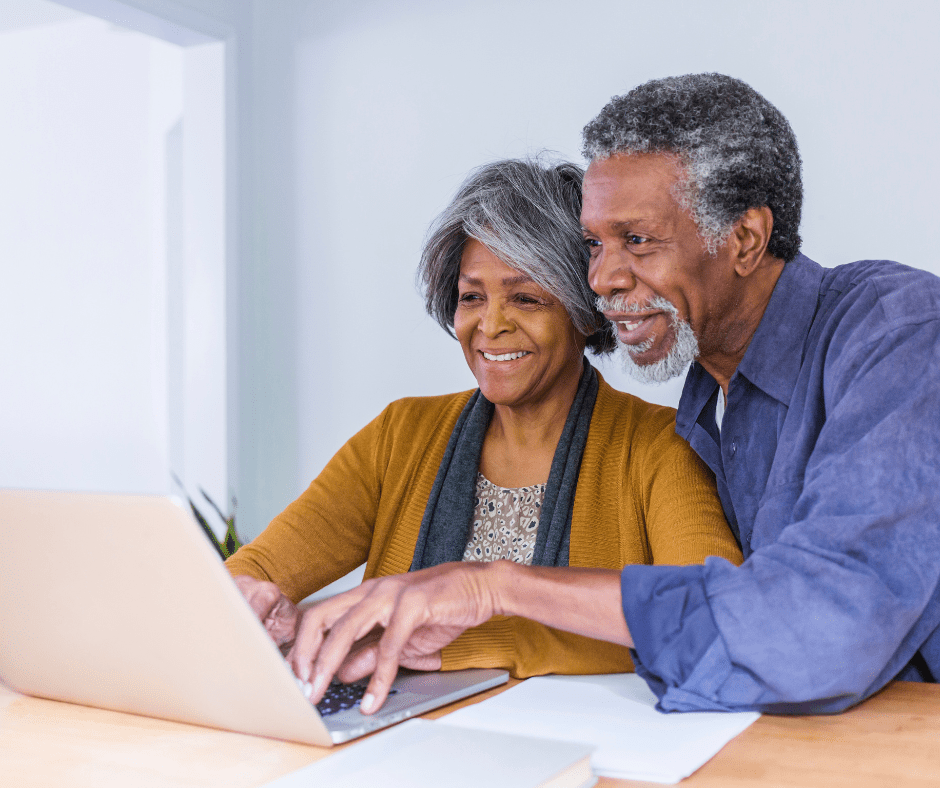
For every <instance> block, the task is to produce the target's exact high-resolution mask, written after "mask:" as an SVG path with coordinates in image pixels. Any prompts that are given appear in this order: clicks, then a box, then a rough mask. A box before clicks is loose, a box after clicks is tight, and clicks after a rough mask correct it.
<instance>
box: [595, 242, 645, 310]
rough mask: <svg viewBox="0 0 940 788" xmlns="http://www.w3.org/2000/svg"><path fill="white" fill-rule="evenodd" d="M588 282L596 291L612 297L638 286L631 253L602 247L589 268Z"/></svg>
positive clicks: (601, 294)
mask: <svg viewBox="0 0 940 788" xmlns="http://www.w3.org/2000/svg"><path fill="white" fill-rule="evenodd" d="M588 284H589V285H590V287H591V290H593V291H594V292H595V293H597V294H598V295H600V296H606V297H607V298H611V297H613V296H615V295H618V294H620V293H626V292H630V291H631V290H633V289H634V288H635V287H636V277H635V276H634V273H633V267H632V265H631V261H630V259H629V255H626V254H618V253H616V252H608V251H607V250H606V249H601V250H600V252H598V253H597V254H596V255H595V256H594V257H593V259H592V260H591V264H590V267H589V268H588Z"/></svg>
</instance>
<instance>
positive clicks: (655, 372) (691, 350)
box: [597, 296, 698, 383]
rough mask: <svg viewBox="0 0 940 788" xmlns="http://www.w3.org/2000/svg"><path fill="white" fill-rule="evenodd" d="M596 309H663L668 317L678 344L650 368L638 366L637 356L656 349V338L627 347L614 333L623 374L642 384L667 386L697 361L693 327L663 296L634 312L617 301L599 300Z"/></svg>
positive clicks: (621, 310) (601, 298)
mask: <svg viewBox="0 0 940 788" xmlns="http://www.w3.org/2000/svg"><path fill="white" fill-rule="evenodd" d="M597 308H598V310H599V311H601V312H624V311H627V312H639V311H640V309H641V308H642V309H660V310H662V311H663V312H665V313H666V314H667V315H668V316H669V322H670V323H671V324H672V330H673V332H674V333H675V335H676V339H675V342H673V344H672V347H671V348H669V352H668V353H667V354H666V355H665V356H663V357H662V358H661V359H659V361H654V362H652V363H651V364H639V363H637V361H636V359H635V358H634V356H639V355H642V354H643V353H645V352H646V351H647V350H649V349H650V348H651V347H652V346H653V341H654V339H655V337H651V338H650V339H648V340H646V342H643V343H641V344H639V345H628V344H626V343H625V342H623V341H621V339H620V336H619V335H618V334H617V331H616V329H615V330H614V336H615V337H616V339H617V347H618V348H619V350H620V363H621V364H622V365H623V371H624V372H626V373H627V374H628V375H630V376H631V377H632V378H634V379H636V380H638V381H640V383H665V382H666V381H667V380H670V379H672V378H674V377H677V376H678V375H681V374H682V373H683V372H685V370H686V367H688V366H689V364H690V363H692V362H693V361H695V359H696V358H698V339H697V338H696V336H695V332H694V331H693V330H692V326H690V325H689V324H688V322H687V321H685V320H683V319H682V318H681V317H679V310H678V309H676V307H675V306H674V305H673V304H672V303H671V302H670V301H667V300H666V299H665V298H663V297H662V296H657V297H656V298H654V299H652V300H651V301H650V302H649V303H647V304H645V305H644V306H642V307H640V306H639V305H634V307H633V308H632V309H623V307H622V305H618V304H617V301H616V300H615V299H607V298H604V296H598V298H597Z"/></svg>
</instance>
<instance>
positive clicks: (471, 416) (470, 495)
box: [410, 359, 599, 572]
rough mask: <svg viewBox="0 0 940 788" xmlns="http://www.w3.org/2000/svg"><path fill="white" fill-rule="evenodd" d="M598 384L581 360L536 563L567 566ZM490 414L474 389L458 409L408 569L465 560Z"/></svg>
mask: <svg viewBox="0 0 940 788" xmlns="http://www.w3.org/2000/svg"><path fill="white" fill-rule="evenodd" d="M598 386H599V384H598V380H597V373H596V372H595V371H594V368H593V367H592V366H591V365H590V364H589V363H588V362H587V359H585V361H584V372H583V373H582V374H581V380H580V381H579V383H578V391H577V393H576V394H575V396H574V402H572V403H571V410H569V411H568V418H567V419H566V420H565V427H564V429H563V430H562V432H561V438H559V440H558V447H557V448H556V449H555V456H554V457H553V458H552V467H551V470H550V471H549V474H548V483H547V484H546V485H545V495H544V497H543V499H542V510H541V513H540V515H539V528H538V533H537V534H536V537H535V553H534V555H533V556H532V563H533V564H534V565H536V566H568V547H569V544H570V540H571V509H572V506H573V504H574V493H575V488H576V487H577V485H578V472H579V470H580V469H581V456H582V455H583V454H584V445H585V443H587V436H588V430H589V429H590V426H591V415H592V413H593V412H594V402H595V400H596V399H597V389H598ZM492 416H493V403H491V402H490V401H489V400H487V399H486V397H484V396H483V394H481V393H480V390H479V389H477V390H476V391H475V392H474V394H473V396H472V397H470V401H469V402H467V404H466V405H465V406H464V409H463V411H462V412H461V413H460V418H458V419H457V424H456V425H455V426H454V431H453V432H452V433H451V435H450V440H449V441H448V443H447V449H446V450H445V452H444V459H443V460H441V467H440V469H439V470H438V472H437V478H436V479H435V480H434V486H433V487H432V488H431V495H430V496H429V497H428V505H427V508H426V509H425V510H424V518H423V519H422V520H421V530H420V531H419V532H418V542H417V544H416V545H415V554H414V559H413V560H412V562H411V569H410V571H412V572H415V571H417V570H418V569H426V568H427V567H429V566H436V565H437V564H443V563H446V562H447V561H460V560H462V559H463V554H464V550H465V549H466V547H467V540H468V539H469V538H470V529H471V527H472V524H473V510H474V505H475V500H476V483H477V472H478V470H479V467H480V453H481V451H482V450H483V438H484V437H485V436H486V430H487V427H489V424H490V419H491V418H492Z"/></svg>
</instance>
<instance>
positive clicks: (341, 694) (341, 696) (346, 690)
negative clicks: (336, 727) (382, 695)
mask: <svg viewBox="0 0 940 788" xmlns="http://www.w3.org/2000/svg"><path fill="white" fill-rule="evenodd" d="M396 692H398V690H394V689H393V690H389V693H388V694H389V695H390V696H391V695H394V694H395V693H396ZM365 694H366V688H365V686H364V685H362V684H343V683H342V682H341V681H333V682H330V686H329V687H327V690H326V693H325V694H324V695H323V698H322V699H321V700H320V702H319V703H318V704H317V711H319V712H320V716H321V717H327V716H329V715H330V714H336V713H337V712H339V711H346V709H352V708H355V707H356V706H358V705H359V702H360V701H361V700H362V696H363V695H365Z"/></svg>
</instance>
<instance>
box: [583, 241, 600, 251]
mask: <svg viewBox="0 0 940 788" xmlns="http://www.w3.org/2000/svg"><path fill="white" fill-rule="evenodd" d="M584 245H585V246H586V247H587V248H588V251H590V250H592V249H597V248H598V247H599V246H600V245H601V242H600V241H598V240H596V239H594V238H585V239H584Z"/></svg>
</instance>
